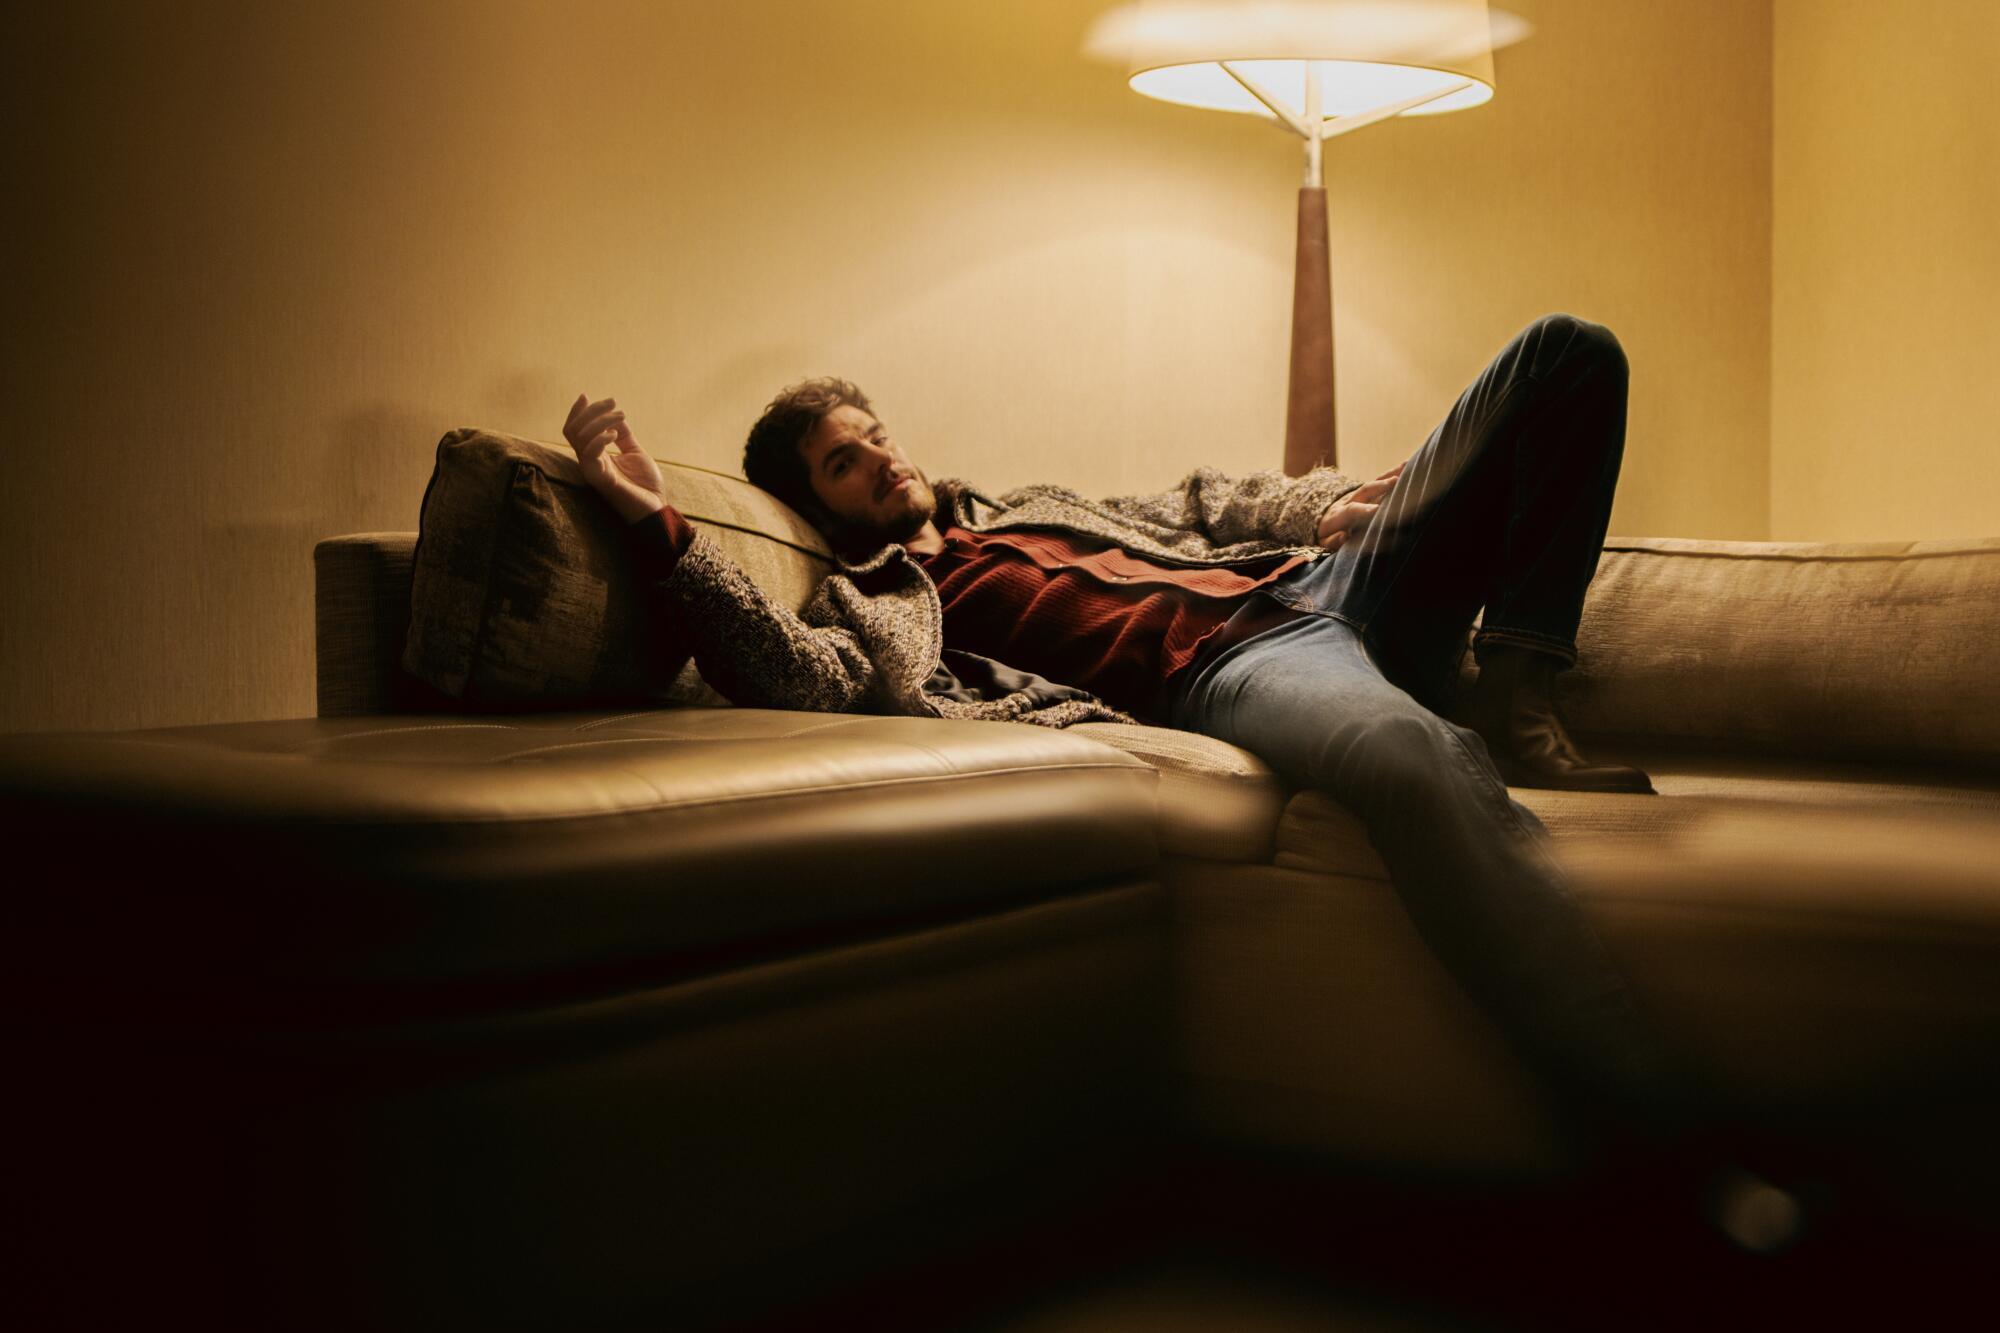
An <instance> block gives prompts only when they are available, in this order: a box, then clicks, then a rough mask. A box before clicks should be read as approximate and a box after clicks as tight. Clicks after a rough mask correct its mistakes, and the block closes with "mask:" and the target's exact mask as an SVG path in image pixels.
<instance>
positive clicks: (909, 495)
mask: <svg viewBox="0 0 2000 1333" xmlns="http://www.w3.org/2000/svg"><path fill="white" fill-rule="evenodd" d="M903 498H904V500H905V501H907V502H908V503H907V505H906V506H905V507H904V508H903V509H902V510H901V511H900V512H898V513H896V514H894V515H893V516H891V517H887V518H880V519H876V518H871V519H868V520H865V521H863V520H855V519H846V518H840V517H838V516H834V518H833V524H834V528H833V531H832V532H829V533H828V534H827V539H828V541H830V542H831V543H832V545H833V548H834V549H835V550H837V551H848V552H859V553H862V554H872V553H873V552H875V551H879V550H881V549H882V548H883V547H884V546H887V545H888V544H889V543H890V542H898V543H901V542H907V541H909V540H910V538H912V537H914V536H916V535H917V534H918V533H919V532H922V531H923V529H924V524H926V523H928V522H930V521H931V519H932V517H933V516H934V515H935V514H936V513H937V495H936V493H934V492H933V491H932V490H931V484H930V481H929V480H928V479H927V478H926V477H925V476H924V474H923V473H921V472H918V473H915V474H913V475H912V477H911V479H910V485H909V488H908V489H907V490H906V491H904V493H903Z"/></svg>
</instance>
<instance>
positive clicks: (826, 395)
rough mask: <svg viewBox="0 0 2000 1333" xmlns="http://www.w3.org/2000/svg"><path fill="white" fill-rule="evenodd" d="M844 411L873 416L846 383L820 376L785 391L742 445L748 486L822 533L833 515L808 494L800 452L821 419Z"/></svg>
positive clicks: (863, 399) (857, 391)
mask: <svg viewBox="0 0 2000 1333" xmlns="http://www.w3.org/2000/svg"><path fill="white" fill-rule="evenodd" d="M843 405H846V406H850V407H858V408H860V409H861V410H862V411H863V412H866V413H868V414H869V415H870V416H873V415H874V413H875V409H874V408H873V407H872V406H870V405H869V402H868V395H867V394H865V393H863V392H861V390H860V389H859V388H858V387H856V386H855V385H854V384H853V383H852V382H851V381H848V380H843V379H835V378H833V377H832V376H820V377H818V378H815V379H809V380H801V381H800V382H799V383H797V384H792V385H787V386H786V387H785V388H784V389H783V390H782V391H780V392H779V394H778V396H777V397H776V398H773V399H772V400H771V402H770V405H769V406H768V407H766V408H765V409H764V415H763V416H760V417H758V418H757V424H756V425H754V426H752V427H751V428H750V438H749V440H747V441H746V442H745V443H744V445H743V475H744V476H746V477H748V478H749V479H750V483H751V484H752V485H754V486H757V487H759V488H760V489H762V490H766V491H769V492H770V493H771V494H773V495H775V496H777V497H778V498H779V499H780V500H783V501H784V502H785V503H786V504H788V505H790V506H791V507H792V508H794V509H796V510H798V512H799V513H800V515H801V516H803V517H804V518H805V519H806V521H807V522H809V523H811V524H812V525H813V526H814V527H816V528H819V529H820V530H821V531H826V530H828V529H829V528H830V527H831V526H832V524H833V515H832V514H830V513H829V512H827V509H826V507H825V506H824V505H822V504H820V502H819V497H818V496H817V495H815V494H814V493H813V488H812V478H811V475H810V474H809V473H808V472H807V470H806V460H805V455H804V454H803V453H802V452H801V449H802V448H803V447H804V445H805V442H806V439H807V437H809V436H810V435H811V434H812V433H813V431H814V429H815V428H817V427H818V425H819V423H820V422H821V421H822V420H824V419H825V418H826V414H827V413H829V412H831V411H833V410H834V409H835V408H836V407H840V406H843Z"/></svg>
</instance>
